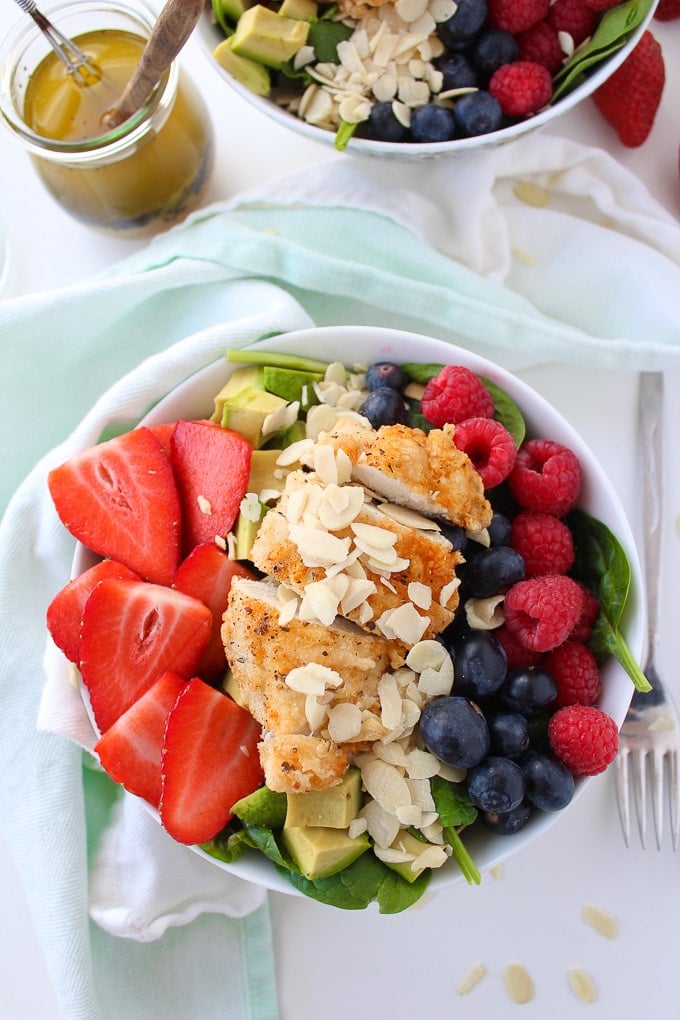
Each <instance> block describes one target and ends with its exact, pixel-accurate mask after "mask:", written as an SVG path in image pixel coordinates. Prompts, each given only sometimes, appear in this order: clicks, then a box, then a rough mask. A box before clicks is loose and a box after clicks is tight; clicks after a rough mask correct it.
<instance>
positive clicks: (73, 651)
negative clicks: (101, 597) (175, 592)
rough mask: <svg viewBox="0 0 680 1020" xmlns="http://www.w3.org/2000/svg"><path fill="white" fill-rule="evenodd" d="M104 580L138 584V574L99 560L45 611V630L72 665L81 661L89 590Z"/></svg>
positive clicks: (68, 585)
mask: <svg viewBox="0 0 680 1020" xmlns="http://www.w3.org/2000/svg"><path fill="white" fill-rule="evenodd" d="M107 577H118V578H123V579H124V580H128V581H139V580H140V578H139V574H135V572H134V570H130V568H129V567H126V566H125V565H124V564H123V563H118V562H117V561H116V560H100V561H99V563H95V565H94V566H93V567H90V568H89V570H85V571H84V572H83V573H82V574H80V576H79V577H76V578H74V579H73V580H72V581H69V582H68V584H66V585H64V587H63V588H62V589H61V591H58V592H57V594H56V595H55V596H54V598H53V599H52V601H51V602H50V604H49V606H48V607H47V629H48V630H49V632H50V634H51V635H52V640H53V641H54V643H55V645H56V646H57V648H61V650H62V652H63V653H64V655H65V656H66V658H67V659H69V660H70V661H71V662H76V663H77V662H79V660H80V625H81V622H82V618H83V608H84V606H85V603H86V602H87V600H88V598H89V597H90V594H91V593H92V589H93V588H94V587H95V585H97V584H99V582H100V581H103V580H104V579H105V578H107Z"/></svg>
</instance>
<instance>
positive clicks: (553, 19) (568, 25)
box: [546, 0, 598, 46]
mask: <svg viewBox="0 0 680 1020" xmlns="http://www.w3.org/2000/svg"><path fill="white" fill-rule="evenodd" d="M597 18H598V15H597V11H594V10H593V8H592V7H588V5H587V4H586V3H585V2H584V0H555V2H554V3H553V4H551V5H550V10H549V11H548V16H547V18H546V21H547V22H548V24H549V25H552V27H553V28H554V29H555V31H556V32H566V33H567V35H570V36H571V38H572V39H573V40H574V46H580V45H581V43H582V42H584V40H585V39H587V38H588V36H590V35H592V34H593V30H594V28H595V25H596V24H597Z"/></svg>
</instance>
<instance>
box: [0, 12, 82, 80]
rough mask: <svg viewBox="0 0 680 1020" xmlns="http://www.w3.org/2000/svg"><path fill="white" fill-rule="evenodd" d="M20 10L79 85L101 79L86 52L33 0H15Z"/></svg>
mask: <svg viewBox="0 0 680 1020" xmlns="http://www.w3.org/2000/svg"><path fill="white" fill-rule="evenodd" d="M16 2H17V3H18V4H19V7H21V9H22V11H24V12H25V13H26V14H30V16H31V17H32V18H33V20H34V21H35V23H36V25H37V26H38V28H39V29H40V31H41V32H42V33H43V35H45V36H46V37H47V40H48V42H49V44H50V46H51V47H52V49H53V50H54V52H55V53H56V54H57V56H58V57H59V59H60V60H61V62H62V64H63V65H64V67H65V68H66V70H67V72H68V73H69V74H70V75H71V76H72V77H73V79H74V80H75V81H76V82H77V83H78V84H80V85H94V84H95V83H96V82H98V81H100V80H101V76H102V73H101V71H100V70H99V68H98V67H97V65H96V64H94V63H93V62H92V61H91V60H90V58H89V57H88V56H87V54H86V53H83V51H82V50H81V49H79V48H78V47H77V46H76V44H75V43H74V42H73V40H72V39H68V38H67V37H66V36H65V35H63V34H62V33H61V32H60V31H59V29H58V28H56V27H55V26H54V25H53V24H52V22H51V21H50V20H49V18H47V17H46V16H45V15H44V14H43V13H42V12H41V11H39V10H38V8H37V7H36V5H35V2H34V0H16Z"/></svg>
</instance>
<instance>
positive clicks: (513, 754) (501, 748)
mask: <svg viewBox="0 0 680 1020" xmlns="http://www.w3.org/2000/svg"><path fill="white" fill-rule="evenodd" d="M486 721H487V725H488V727H489V734H490V736H491V750H492V751H493V753H494V754H500V755H502V756H503V757H504V758H519V757H521V755H522V754H524V752H525V751H526V750H527V748H528V747H529V740H530V733H529V720H528V719H527V718H526V716H523V715H521V714H520V713H519V712H505V711H502V710H501V711H498V712H494V713H493V714H487V717H486Z"/></svg>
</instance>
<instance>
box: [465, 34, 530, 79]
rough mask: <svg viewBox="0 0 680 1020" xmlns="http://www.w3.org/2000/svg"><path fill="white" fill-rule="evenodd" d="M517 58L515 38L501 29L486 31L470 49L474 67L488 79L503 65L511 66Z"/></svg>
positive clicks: (517, 50)
mask: <svg viewBox="0 0 680 1020" xmlns="http://www.w3.org/2000/svg"><path fill="white" fill-rule="evenodd" d="M518 56H519V46H518V44H517V40H516V38H515V37H514V35H510V33H509V32H506V31H504V29H502V28H488V29H486V30H485V31H484V32H482V33H481V35H480V36H479V37H478V38H477V39H476V40H475V44H474V46H473V48H472V59H473V60H474V62H475V65H476V66H477V67H478V68H479V70H480V71H481V72H482V74H484V75H486V76H487V77H489V78H490V77H491V75H492V74H493V73H494V71H496V70H497V69H498V68H499V67H502V66H503V64H512V63H513V61H515V60H517V58H518Z"/></svg>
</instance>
